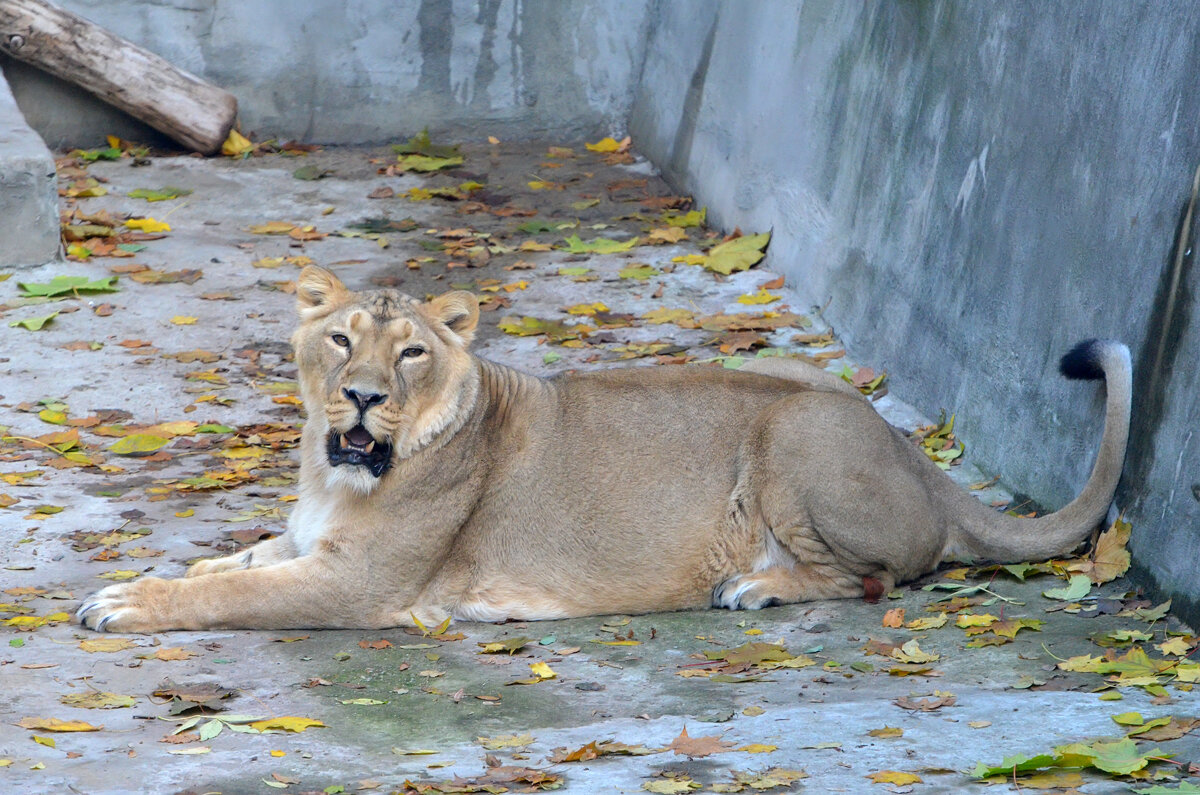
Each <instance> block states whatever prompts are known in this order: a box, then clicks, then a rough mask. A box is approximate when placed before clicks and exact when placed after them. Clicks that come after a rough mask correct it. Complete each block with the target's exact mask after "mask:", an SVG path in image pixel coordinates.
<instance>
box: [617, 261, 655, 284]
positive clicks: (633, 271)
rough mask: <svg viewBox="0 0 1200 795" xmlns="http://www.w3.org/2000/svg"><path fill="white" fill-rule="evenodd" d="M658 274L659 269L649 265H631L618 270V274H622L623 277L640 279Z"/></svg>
mask: <svg viewBox="0 0 1200 795" xmlns="http://www.w3.org/2000/svg"><path fill="white" fill-rule="evenodd" d="M657 275H658V270H657V269H656V268H653V267H651V266H649V265H630V266H629V267H627V268H621V270H619V271H617V276H620V277H621V278H622V279H638V280H639V281H644V280H646V279H649V278H650V277H651V276H657Z"/></svg>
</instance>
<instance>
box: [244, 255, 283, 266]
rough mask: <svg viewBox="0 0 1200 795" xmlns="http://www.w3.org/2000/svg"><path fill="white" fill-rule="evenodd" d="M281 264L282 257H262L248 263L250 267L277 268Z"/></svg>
mask: <svg viewBox="0 0 1200 795" xmlns="http://www.w3.org/2000/svg"><path fill="white" fill-rule="evenodd" d="M282 264H283V257H263V258H262V259H256V260H254V262H251V263H250V267H252V268H278V267H279V266H280V265H282Z"/></svg>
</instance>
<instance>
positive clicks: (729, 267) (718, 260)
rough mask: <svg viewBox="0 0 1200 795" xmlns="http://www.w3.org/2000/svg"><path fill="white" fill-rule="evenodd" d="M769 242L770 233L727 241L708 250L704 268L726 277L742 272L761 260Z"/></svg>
mask: <svg viewBox="0 0 1200 795" xmlns="http://www.w3.org/2000/svg"><path fill="white" fill-rule="evenodd" d="M770 241H771V233H770V232H764V233H762V234H761V235H744V236H742V237H736V238H734V239H733V240H727V241H726V242H724V243H721V244H720V245H718V246H713V247H712V248H711V249H710V250H709V252H708V256H707V257H705V259H704V267H705V268H706V269H708V270H710V271H714V272H715V273H721V274H724V275H726V276H728V275H730V274H731V273H733V272H734V271H744V270H746V269H747V268H749V267H750V266H751V265H753V264H755V263H756V262H758V261H759V260H761V259H762V258H763V249H765V248H766V247H767V244H768V243H769V242H770Z"/></svg>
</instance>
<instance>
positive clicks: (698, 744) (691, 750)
mask: <svg viewBox="0 0 1200 795" xmlns="http://www.w3.org/2000/svg"><path fill="white" fill-rule="evenodd" d="M733 747H734V745H733V743H729V742H725V741H724V740H722V739H721V737H720V735H716V734H712V735H708V736H705V737H691V736H689V735H688V732H687V726H684V727H683V731H681V732H680V733H679V736H678V737H676V738H675V739H674V740H672V741H671V744H670V745H668V746H667V750H668V751H674V752H675V753H676V754H678V755H681V756H688V757H690V758H693V759H696V758H700V757H704V756H710V755H712V754H720V753H724V752H726V751H732V750H733Z"/></svg>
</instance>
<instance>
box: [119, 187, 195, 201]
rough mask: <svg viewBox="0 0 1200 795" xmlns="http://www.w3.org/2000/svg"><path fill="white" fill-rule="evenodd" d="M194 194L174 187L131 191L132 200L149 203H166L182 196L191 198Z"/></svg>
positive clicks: (185, 189)
mask: <svg viewBox="0 0 1200 795" xmlns="http://www.w3.org/2000/svg"><path fill="white" fill-rule="evenodd" d="M191 193H192V191H191V189H190V188H177V187H175V186H174V185H167V186H166V187H163V188H137V189H136V190H131V191H129V194H128V195H129V198H131V199H145V200H146V201H148V202H165V201H168V200H169V199H178V198H179V197H180V196H190V195H191Z"/></svg>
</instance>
